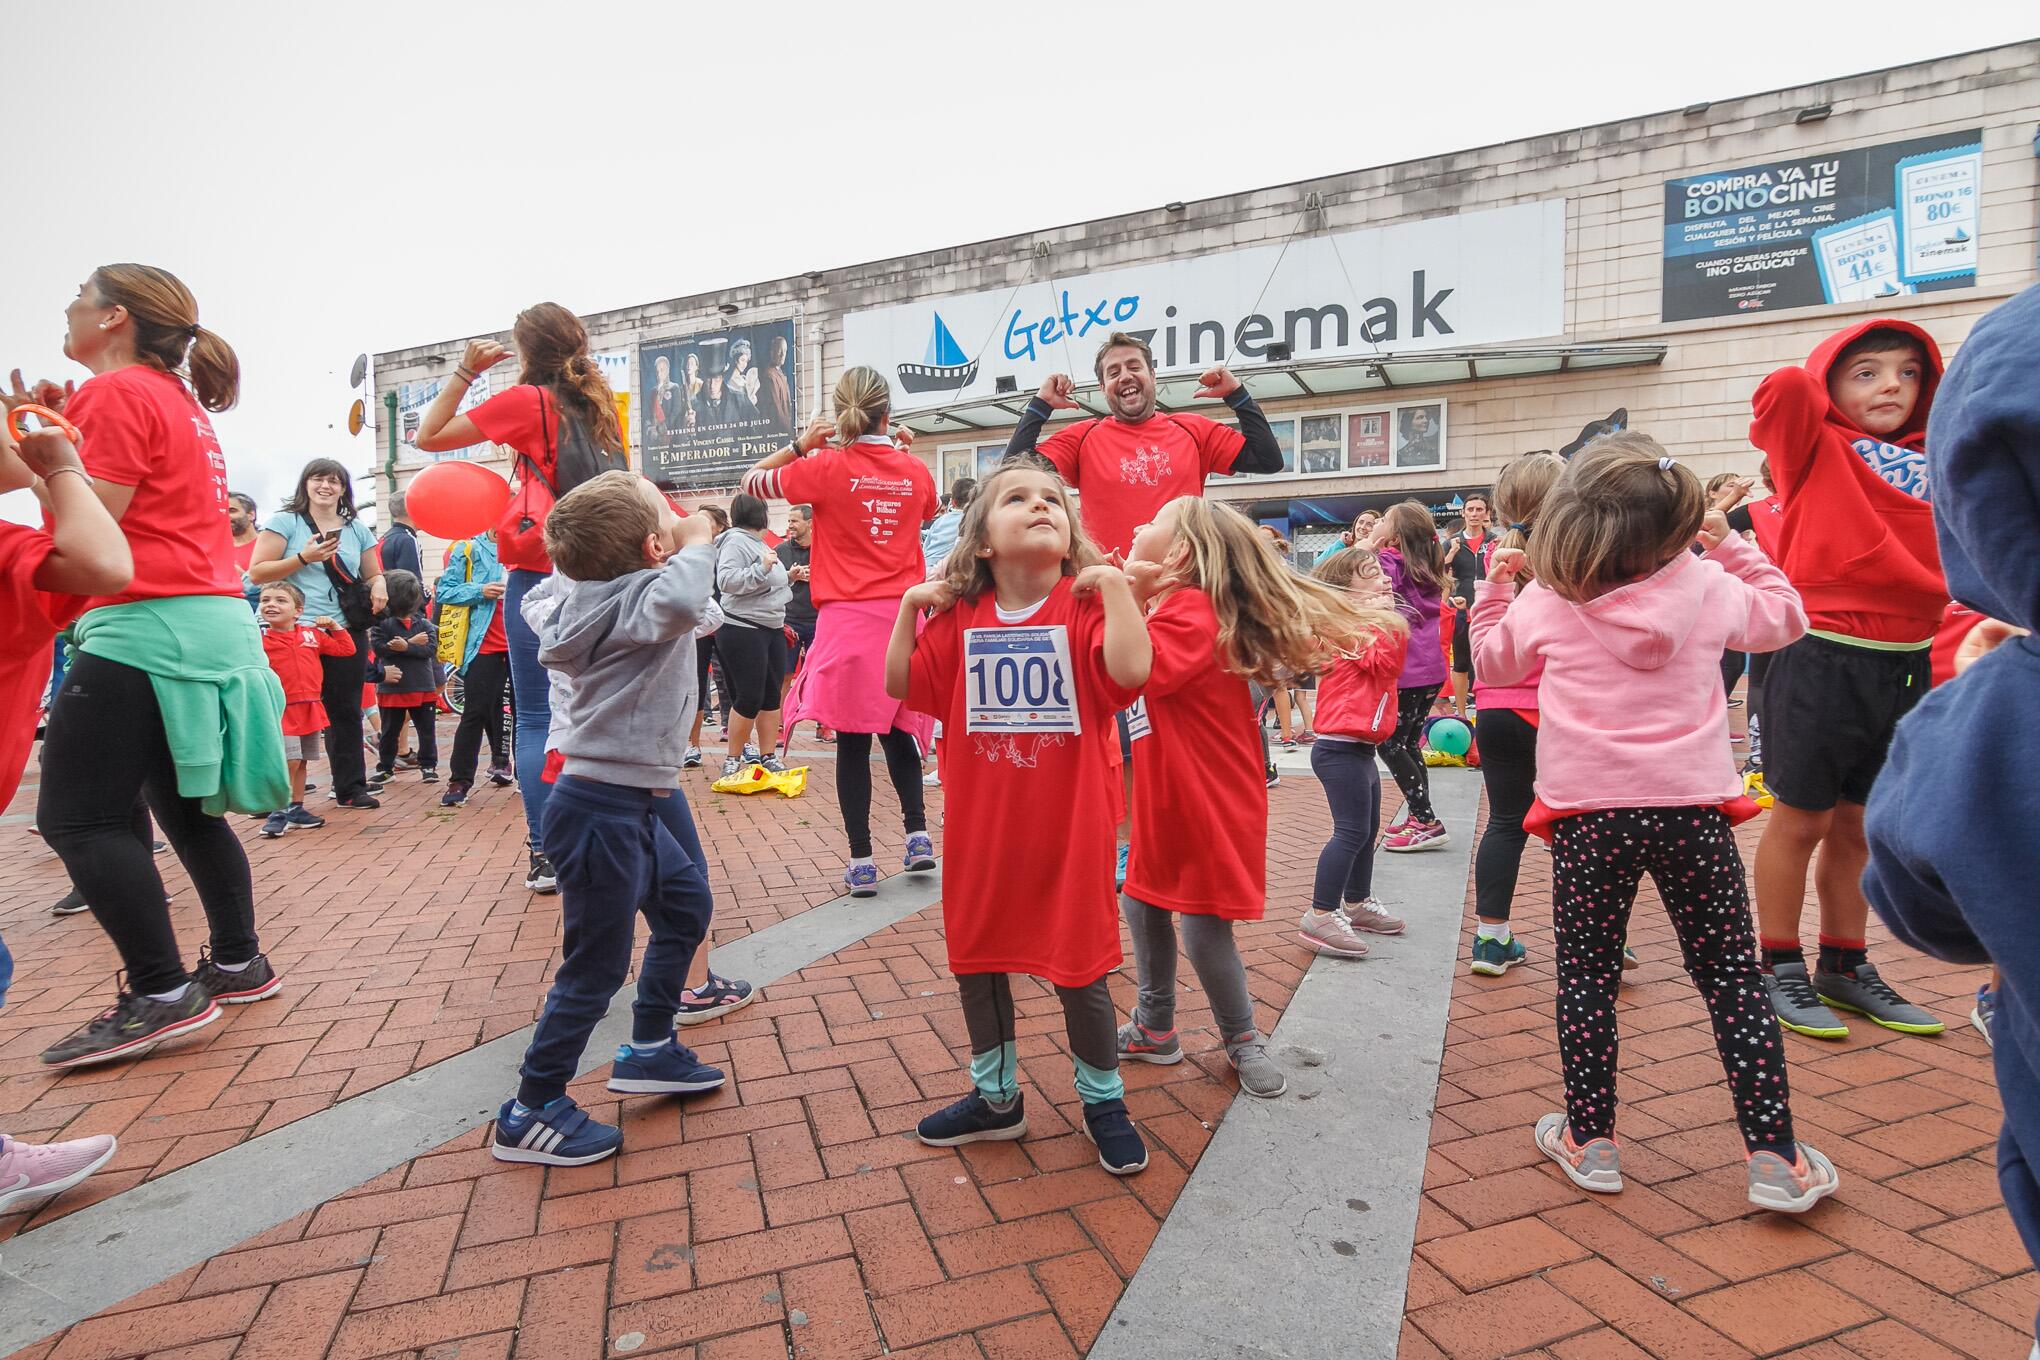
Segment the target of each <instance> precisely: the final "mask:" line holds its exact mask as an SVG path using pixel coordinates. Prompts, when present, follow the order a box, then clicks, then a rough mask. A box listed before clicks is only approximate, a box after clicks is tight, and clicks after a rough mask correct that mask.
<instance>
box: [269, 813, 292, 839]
mask: <svg viewBox="0 0 2040 1360" xmlns="http://www.w3.org/2000/svg"><path fill="white" fill-rule="evenodd" d="M288 830H290V818H289V817H288V816H286V815H285V814H284V812H283V811H282V809H280V808H279V809H278V810H277V811H275V812H272V813H270V814H269V815H268V816H267V817H265V818H263V819H262V835H263V836H264V837H265V838H267V839H269V840H272V841H273V840H275V839H276V838H277V837H278V836H281V835H282V834H283V833H284V832H286V831H288Z"/></svg>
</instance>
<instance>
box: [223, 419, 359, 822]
mask: <svg viewBox="0 0 2040 1360" xmlns="http://www.w3.org/2000/svg"><path fill="white" fill-rule="evenodd" d="M248 579H249V580H251V581H253V582H254V583H255V584H256V585H257V586H266V585H273V584H274V583H276V582H278V581H288V582H290V584H292V585H294V586H296V587H297V588H298V589H299V590H300V591H301V592H303V594H304V597H305V605H304V617H306V618H308V619H317V618H328V619H337V620H339V621H340V622H342V623H344V624H345V625H346V627H347V635H348V636H349V637H350V638H352V639H354V650H353V651H352V652H349V653H347V654H346V655H344V656H321V657H320V658H319V664H320V667H321V669H322V671H323V675H322V676H321V679H320V684H319V702H320V703H321V704H323V705H324V706H325V709H326V727H327V735H326V759H327V761H328V762H329V763H330V764H331V765H332V767H333V796H334V798H335V799H337V800H338V801H339V803H340V806H341V807H344V808H362V809H367V808H375V807H380V806H381V804H380V803H378V802H377V801H376V799H375V791H374V790H372V789H371V788H370V787H369V784H368V779H367V766H366V765H365V764H364V763H363V761H362V758H361V680H362V676H363V675H365V674H366V673H367V668H368V622H369V621H368V618H367V617H366V616H365V615H364V614H363V613H362V612H361V610H360V608H359V604H358V602H357V605H356V609H355V614H354V617H352V618H349V617H347V611H346V610H345V608H343V607H342V604H341V597H340V589H341V582H343V581H345V582H349V583H354V582H359V581H363V580H366V582H367V584H368V607H369V609H371V610H377V609H381V608H382V607H383V605H384V604H385V603H387V602H388V597H387V596H386V595H385V594H384V592H383V577H382V560H381V553H380V552H379V550H378V549H377V548H376V542H375V535H374V534H372V533H370V532H369V530H368V527H367V526H366V525H364V524H363V523H362V522H361V521H360V520H358V519H356V518H355V515H354V481H353V479H352V478H350V477H349V476H348V475H347V469H346V468H344V467H342V466H341V465H340V464H338V463H336V462H334V461H333V460H332V459H331V458H314V459H312V461H311V462H309V463H306V464H305V466H304V471H302V472H300V473H299V474H298V482H297V490H295V491H293V492H292V493H291V497H290V499H289V500H288V501H286V502H284V506H283V509H282V510H280V511H278V512H277V513H276V514H274V515H271V516H270V517H269V522H268V523H266V524H264V525H263V526H262V532H261V533H259V534H257V535H256V536H255V555H254V556H253V557H251V558H249V559H248Z"/></svg>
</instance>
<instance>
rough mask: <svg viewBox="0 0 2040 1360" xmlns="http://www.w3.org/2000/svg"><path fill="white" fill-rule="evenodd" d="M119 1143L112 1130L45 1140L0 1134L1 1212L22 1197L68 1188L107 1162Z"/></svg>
mask: <svg viewBox="0 0 2040 1360" xmlns="http://www.w3.org/2000/svg"><path fill="white" fill-rule="evenodd" d="M118 1146H119V1144H118V1143H116V1142H115V1141H114V1138H113V1135H112V1134H110V1133H101V1134H95V1135H94V1136H92V1137H90V1138H73V1139H71V1140H70V1141H69V1142H67V1143H42V1144H29V1143H24V1142H22V1141H21V1140H20V1139H19V1138H4V1137H0V1214H4V1213H6V1212H7V1211H8V1210H9V1209H11V1208H13V1207H14V1205H15V1204H17V1203H18V1202H20V1201H22V1200H25V1199H39V1198H42V1197H44V1196H48V1195H55V1194H60V1193H61V1192H63V1191H65V1190H69V1189H70V1188H71V1187H72V1186H74V1185H76V1184H78V1182H80V1181H82V1180H84V1179H85V1178H86V1177H87V1176H89V1175H91V1174H92V1173H93V1172H95V1171H97V1170H98V1169H99V1168H100V1167H102V1166H105V1165H106V1163H107V1160H108V1159H109V1158H111V1157H112V1156H113V1154H114V1150H115V1149H116V1148H117V1147H118Z"/></svg>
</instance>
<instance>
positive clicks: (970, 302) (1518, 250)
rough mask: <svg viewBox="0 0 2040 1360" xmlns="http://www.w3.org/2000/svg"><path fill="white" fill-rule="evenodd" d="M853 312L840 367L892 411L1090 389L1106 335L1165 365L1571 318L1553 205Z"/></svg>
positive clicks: (1373, 344)
mask: <svg viewBox="0 0 2040 1360" xmlns="http://www.w3.org/2000/svg"><path fill="white" fill-rule="evenodd" d="M1046 263H1047V262H1045V261H1042V262H1037V268H1036V270H1035V273H1034V275H1033V276H1032V277H1031V278H1029V280H1028V281H1027V282H1026V283H1025V284H1023V285H1021V286H1020V287H1019V288H1017V289H1013V288H1004V289H999V290H996V291H992V292H984V293H968V294H959V295H955V296H951V297H938V298H929V299H925V300H923V301H919V302H910V303H905V304H903V305H901V306H897V307H884V308H878V309H874V310H871V311H864V312H853V313H851V314H850V315H849V316H847V317H845V318H844V321H843V346H844V354H845V362H846V363H848V364H869V365H870V366H872V367H873V368H876V369H877V370H878V371H879V372H881V373H883V374H885V375H886V377H887V379H888V380H889V381H891V382H892V384H893V396H894V404H895V408H896V409H899V410H920V409H925V408H927V407H931V406H940V405H945V404H948V403H950V402H954V401H958V400H963V399H968V398H973V397H990V396H992V395H993V393H994V391H995V388H996V385H997V382H998V379H1000V378H1002V377H1011V378H1013V379H1014V380H1015V382H1016V384H1017V386H1018V387H1019V390H1020V392H1021V393H1022V394H1023V399H1024V394H1026V393H1028V392H1031V391H1032V390H1033V389H1035V388H1036V387H1039V386H1040V385H1041V380H1042V379H1043V378H1045V377H1047V376H1048V375H1049V374H1051V373H1069V374H1071V375H1073V376H1074V377H1076V378H1077V379H1078V381H1079V382H1088V381H1090V374H1091V361H1092V358H1093V356H1094V355H1095V354H1096V353H1097V349H1098V346H1099V344H1100V343H1101V342H1102V341H1103V340H1104V339H1105V337H1106V336H1108V335H1110V334H1111V333H1112V332H1113V331H1115V330H1119V331H1128V332H1131V333H1133V334H1135V335H1139V336H1142V337H1143V338H1145V339H1146V340H1147V341H1148V343H1149V345H1150V346H1152V348H1153V349H1154V353H1155V365H1156V367H1157V368H1158V369H1159V370H1160V371H1162V372H1182V371H1188V370H1194V369H1201V368H1206V367H1209V366H1210V365H1212V364H1215V363H1226V364H1230V365H1232V366H1233V367H1234V368H1236V369H1237V368H1245V367H1250V366H1252V365H1254V364H1260V363H1266V362H1268V361H1269V360H1268V350H1269V346H1270V345H1274V344H1284V345H1287V346H1288V347H1289V350H1290V356H1291V357H1292V358H1295V359H1328V358H1336V357H1339V356H1342V355H1365V354H1382V353H1406V352H1409V351H1412V350H1430V349H1465V348H1469V347H1472V346H1477V345H1487V344H1494V343H1498V342H1501V341H1508V340H1529V339H1536V338H1540V337H1550V336H1555V335H1557V334H1559V333H1560V331H1561V330H1563V328H1564V324H1565V201H1564V200H1563V199H1551V200H1548V201H1545V202H1540V203H1521V204H1515V205H1512V206H1509V207H1504V208H1490V209H1485V210H1483V211H1479V212H1465V213H1456V214H1453V215H1452V216H1449V217H1431V218H1425V219H1422V220H1420V221H1413V222H1397V223H1394V224H1391V225H1389V226H1385V227H1369V228H1366V229H1364V230H1361V231H1349V232H1340V233H1336V234H1325V235H1314V236H1298V237H1296V238H1294V239H1292V240H1290V241H1289V242H1288V243H1287V247H1286V253H1285V247H1284V245H1283V243H1281V242H1273V243H1270V244H1268V245H1262V246H1251V247H1247V248H1245V249H1241V250H1222V251H1212V252H1206V253H1203V254H1198V255H1190V256H1185V257H1183V258H1180V259H1173V260H1164V261H1160V262H1157V263H1155V264H1148V265H1136V266H1134V267H1132V268H1129V269H1114V270H1109V271H1105V272H1102V273H1095V274H1080V275H1073V276H1071V277H1068V278H1061V279H1057V278H1054V277H1052V276H1050V275H1049V274H1048V273H1046Z"/></svg>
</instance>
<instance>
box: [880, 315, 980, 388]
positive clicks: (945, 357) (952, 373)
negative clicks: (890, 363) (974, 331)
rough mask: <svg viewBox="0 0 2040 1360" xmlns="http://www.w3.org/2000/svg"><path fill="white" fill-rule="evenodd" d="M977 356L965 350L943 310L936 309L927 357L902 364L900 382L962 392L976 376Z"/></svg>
mask: <svg viewBox="0 0 2040 1360" xmlns="http://www.w3.org/2000/svg"><path fill="white" fill-rule="evenodd" d="M977 370H978V366H977V360H975V359H972V358H970V357H969V356H967V355H966V354H965V353H964V352H963V347H962V346H960V345H958V344H957V343H956V337H955V336H953V335H951V334H950V333H949V327H947V326H945V325H943V324H942V313H940V312H937V313H935V328H934V330H932V331H931V332H929V335H928V353H927V357H926V361H925V362H923V363H918V364H901V365H900V366H899V375H900V386H901V387H904V388H906V389H907V390H908V391H909V392H960V391H962V390H963V389H964V388H966V387H968V386H970V384H971V380H972V379H974V378H976V377H977Z"/></svg>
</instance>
